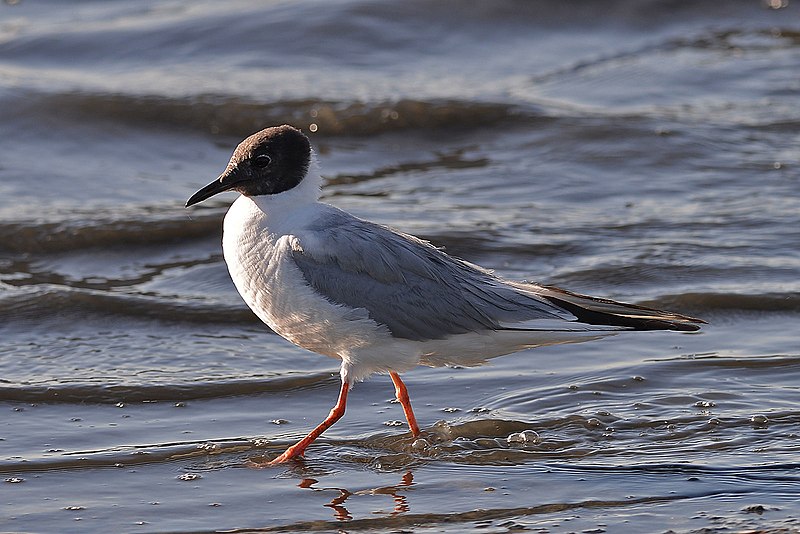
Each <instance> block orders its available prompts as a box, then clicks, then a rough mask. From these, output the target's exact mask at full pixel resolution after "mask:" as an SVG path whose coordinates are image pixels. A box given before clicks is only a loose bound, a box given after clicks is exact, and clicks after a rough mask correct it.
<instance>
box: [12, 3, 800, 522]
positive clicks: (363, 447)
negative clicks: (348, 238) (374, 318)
mask: <svg viewBox="0 0 800 534" xmlns="http://www.w3.org/2000/svg"><path fill="white" fill-rule="evenodd" d="M7 4H11V5H7ZM798 14H800V10H798V6H797V5H796V3H794V2H793V3H791V5H789V6H788V7H784V8H781V9H771V8H769V7H768V6H767V4H764V3H760V2H757V1H740V2H726V3H724V4H720V3H705V2H698V3H674V2H668V1H655V0H653V1H646V2H645V1H633V0H631V1H623V0H618V1H614V2H604V3H599V2H589V1H586V2H580V1H576V2H558V3H556V2H550V3H546V2H519V3H518V2H493V3H491V4H482V3H478V4H474V5H472V4H464V3H459V2H430V1H422V0H421V1H415V2H404V3H371V2H358V1H354V0H340V1H336V2H310V1H309V2H291V3H284V2H268V3H262V4H259V5H253V4H251V3H250V2H226V3H221V4H220V3H215V2H205V1H199V2H178V1H175V2H168V1H152V2H133V1H119V2H113V3H112V2H109V3H99V2H89V1H84V2H72V3H69V4H64V3H61V2H30V1H23V2H19V3H14V2H7V3H6V4H4V5H2V6H0V134H2V143H3V150H2V152H0V412H2V413H4V414H5V415H4V416H3V417H2V418H0V472H2V473H1V474H0V480H3V481H5V482H0V505H2V510H0V530H2V531H25V532H54V531H58V532H92V531H94V532H107V531H124V532H165V531H181V532H186V531H194V532H205V531H215V530H233V531H237V530H246V529H259V530H265V531H273V530H276V531H308V530H311V531H321V532H326V531H331V532H335V531H340V530H345V531H367V532H396V531H398V530H404V531H414V532H463V531H466V530H480V531H483V532H509V531H518V530H526V529H529V530H536V531H540V532H606V531H607V532H664V531H667V530H669V529H672V530H674V531H677V532H690V531H699V530H701V529H710V530H711V531H713V532H716V531H719V532H722V531H741V530H748V529H759V528H760V529H766V530H773V531H782V530H781V529H785V530H787V531H794V530H798V529H800V524H799V523H798V517H800V505H798V504H797V502H798V500H799V499H800V351H799V350H798V347H799V346H800V344H798V339H799V338H800V335H798V333H797V322H798V315H800V276H799V275H800V253H798V251H799V250H800V231H798V228H800V187H799V186H800V184H799V183H798V168H799V167H798V162H799V160H800V149H798V146H800V134H798V132H799V131H800V77H799V76H798V73H799V72H800V23H798V21H800V18H798ZM283 122H290V123H292V124H295V125H297V126H299V127H302V128H303V129H304V130H305V131H307V132H310V135H311V137H312V142H313V143H314V145H315V146H316V148H317V150H318V153H319V159H320V163H321V165H322V168H323V174H324V176H325V179H326V187H325V190H324V195H325V198H326V201H328V202H331V203H333V204H335V205H337V206H339V207H341V208H344V209H347V210H349V211H352V212H353V213H356V214H358V215H360V216H362V217H366V218H369V219H372V220H375V221H378V222H381V223H385V224H389V225H392V226H395V227H397V228H400V229H402V230H404V231H406V232H411V233H414V234H417V235H419V236H421V237H424V238H426V239H429V240H431V241H433V242H434V243H436V244H437V245H441V246H444V247H445V248H446V249H447V250H448V251H449V252H450V253H452V254H455V255H458V256H460V257H463V258H465V259H467V260H470V261H473V262H476V263H480V264H481V265H484V266H486V267H489V268H493V269H495V270H497V272H499V273H500V274H502V275H504V276H507V277H510V278H515V279H529V280H536V281H539V282H542V283H546V284H555V285H559V286H562V287H566V288H568V289H571V290H574V291H579V292H587V293H591V294H595V295H602V296H607V297H611V298H616V299H621V300H626V301H630V302H637V303H642V304H646V305H651V306H656V307H664V308H668V309H672V310H675V311H679V312H683V313H688V314H693V315H697V316H700V317H702V318H704V319H706V320H707V321H709V324H708V325H707V326H705V327H704V328H703V329H702V330H701V331H700V332H696V333H688V334H687V333H674V332H647V333H638V334H630V335H619V336H615V337H610V338H606V339H603V340H600V341H595V342H591V343H584V344H577V345H564V346H555V347H547V348H541V349H538V350H533V351H524V352H521V353H518V354H515V355H510V356H506V357H503V358H499V359H496V360H493V361H492V362H491V363H490V364H489V365H486V366H483V367H478V368H444V369H427V368H420V369H417V370H415V371H412V372H410V373H407V374H406V375H405V377H404V378H405V380H406V383H407V384H408V386H409V390H410V393H411V397H412V401H413V403H414V406H415V410H416V413H417V417H418V419H419V421H420V423H421V425H422V427H423V432H424V438H425V440H426V442H427V446H424V447H419V446H416V447H412V441H413V440H411V439H410V437H409V435H408V434H407V433H406V428H405V426H404V423H400V424H398V423H397V422H398V421H402V420H403V414H402V410H401V409H400V407H399V405H397V404H395V403H393V402H391V397H392V395H393V389H392V387H391V382H390V380H389V379H388V377H380V376H378V377H373V378H372V379H371V380H369V381H367V382H365V383H363V384H359V385H358V386H357V387H356V388H355V389H354V391H353V392H352V394H351V396H350V404H349V406H348V412H347V415H346V416H345V418H344V419H343V420H342V421H340V422H339V423H338V424H337V425H335V426H334V427H332V428H331V429H330V430H329V431H328V432H326V434H324V435H323V437H322V438H320V439H319V440H318V442H317V443H315V445H314V446H312V447H311V448H310V449H309V451H308V453H307V458H306V460H305V461H304V462H302V463H297V464H292V465H288V466H282V467H275V468H267V469H254V468H252V467H250V465H251V464H252V463H253V462H258V461H260V460H263V459H264V458H270V457H273V456H275V455H276V454H278V453H279V452H280V451H282V450H283V449H284V448H285V447H286V446H287V445H288V444H290V443H292V442H293V441H294V440H296V439H298V438H299V437H301V436H302V435H304V434H305V432H307V431H308V430H309V429H310V428H311V427H312V426H314V425H315V424H316V423H317V422H319V421H320V420H321V419H322V418H323V417H324V416H325V415H326V414H327V412H328V410H329V408H330V406H331V405H332V404H333V402H334V400H335V397H336V394H337V392H338V387H339V385H338V375H337V369H336V365H335V363H336V362H335V361H333V360H331V359H328V358H324V357H322V356H317V355H314V354H311V353H307V352H305V351H303V350H301V349H298V348H295V347H293V346H291V345H290V344H288V343H286V342H284V341H283V340H282V339H280V338H278V337H277V336H275V335H274V334H272V333H270V332H269V330H268V329H267V328H266V327H264V326H263V325H261V324H260V323H259V322H258V320H257V319H256V318H255V317H254V316H253V315H252V314H251V313H250V312H249V311H248V310H247V309H246V307H245V306H244V304H243V303H242V302H241V300H240V299H239V297H238V295H237V294H236V291H235V289H234V288H233V285H232V284H231V282H230V280H229V278H228V275H227V272H226V269H225V265H224V263H223V261H222V257H221V251H220V244H219V241H220V232H221V228H220V224H221V219H222V216H223V215H224V212H225V210H226V209H227V206H228V205H229V203H230V201H231V200H232V198H233V196H232V195H223V196H221V197H220V198H217V199H214V200H212V201H209V202H206V203H204V204H203V205H201V206H199V207H198V208H196V209H191V210H185V209H184V208H183V207H182V205H183V202H184V201H185V200H186V198H188V196H189V195H190V194H191V193H193V192H194V191H195V190H196V189H197V188H199V187H200V186H202V185H205V184H206V183H208V182H209V181H210V180H211V179H213V178H214V177H216V176H217V174H218V173H219V172H220V171H221V170H222V168H223V167H224V165H225V163H226V162H227V160H228V158H229V156H230V152H231V150H232V149H233V147H234V146H235V145H236V144H237V143H238V141H239V140H240V139H241V138H242V137H244V136H246V135H248V134H250V133H252V132H253V131H255V130H258V129H260V128H262V127H264V126H268V125H272V124H278V123H283ZM312 131H313V133H311V132H312ZM525 431H529V432H527V433H525ZM530 431H533V432H535V434H534V433H533V432H530ZM520 433H524V434H523V435H524V436H527V437H528V441H526V442H517V441H514V439H515V438H514V437H512V439H511V441H509V439H508V438H509V437H510V436H516V437H519V435H520Z"/></svg>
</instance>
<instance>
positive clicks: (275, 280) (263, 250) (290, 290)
mask: <svg viewBox="0 0 800 534" xmlns="http://www.w3.org/2000/svg"><path fill="white" fill-rule="evenodd" d="M284 241H285V240H284V239H283V238H281V239H278V240H277V242H275V243H274V244H269V243H260V244H256V245H253V246H250V244H249V243H244V244H243V246H237V247H235V249H234V251H233V252H232V253H229V251H228V250H226V251H225V261H226V263H227V264H228V270H229V271H230V274H231V278H232V279H233V282H234V284H235V285H236V288H237V289H238V291H239V293H240V294H241V296H242V298H243V299H244V301H245V303H247V305H248V306H249V307H250V309H252V310H253V312H255V314H256V315H257V316H258V317H259V318H260V319H261V320H262V321H264V322H265V323H266V324H267V325H268V326H269V327H270V328H271V329H272V330H273V331H275V332H276V333H277V334H279V335H280V336H282V337H284V338H286V339H287V340H289V341H291V342H292V343H294V344H296V345H299V346H300V347H303V348H305V349H308V350H311V351H314V352H317V353H320V354H324V355H326V356H332V357H338V358H342V357H345V356H346V355H347V354H350V353H352V352H354V351H357V350H359V349H361V348H364V347H366V346H369V345H372V344H374V343H376V342H377V341H378V340H379V338H381V337H382V336H388V335H389V334H388V331H386V329H385V327H381V326H379V325H377V324H376V323H375V322H374V321H372V320H371V319H369V317H368V315H367V313H366V310H354V309H351V308H346V307H343V306H340V305H338V304H334V303H332V302H330V301H328V300H326V299H325V298H323V297H322V296H320V295H319V294H318V293H316V292H315V291H314V290H313V289H312V288H311V287H310V286H309V285H308V284H307V283H306V281H305V278H303V275H302V272H301V271H300V270H299V269H298V268H297V266H296V265H295V264H294V261H293V260H292V258H291V256H290V254H289V248H288V246H286V245H287V244H286V243H284Z"/></svg>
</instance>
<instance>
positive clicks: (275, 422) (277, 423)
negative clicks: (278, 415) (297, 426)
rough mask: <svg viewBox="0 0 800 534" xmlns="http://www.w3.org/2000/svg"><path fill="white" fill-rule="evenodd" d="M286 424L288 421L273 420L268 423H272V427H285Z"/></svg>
mask: <svg viewBox="0 0 800 534" xmlns="http://www.w3.org/2000/svg"><path fill="white" fill-rule="evenodd" d="M288 422H289V420H288V419H273V420H272V421H270V423H272V424H273V425H285V424H287V423H288Z"/></svg>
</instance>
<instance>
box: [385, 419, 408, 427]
mask: <svg viewBox="0 0 800 534" xmlns="http://www.w3.org/2000/svg"><path fill="white" fill-rule="evenodd" d="M383 424H384V425H386V426H403V422H402V421H397V420H396V419H395V420H392V421H384V422H383Z"/></svg>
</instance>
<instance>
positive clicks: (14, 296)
mask: <svg viewBox="0 0 800 534" xmlns="http://www.w3.org/2000/svg"><path fill="white" fill-rule="evenodd" d="M0 288H2V286H0ZM65 314H67V315H70V316H75V315H80V316H81V317H83V318H84V319H87V318H88V317H90V316H92V315H96V316H97V315H100V316H103V317H108V316H116V317H120V316H122V317H130V318H143V319H158V320H161V321H165V322H173V323H174V322H186V323H215V324H219V323H225V324H258V325H261V322H260V321H259V320H258V319H257V318H256V316H255V315H253V313H252V312H251V311H250V310H249V309H247V308H245V307H244V306H233V305H226V304H224V303H221V302H208V303H200V302H194V301H188V300H187V299H185V298H182V299H177V298H174V297H170V298H158V297H153V296H149V295H141V294H138V295H137V294H125V293H115V292H110V291H101V290H95V289H86V288H74V287H67V286H60V285H54V284H41V285H36V286H27V287H25V288H14V289H12V290H10V291H7V292H5V293H0V319H2V321H3V322H4V323H5V324H10V323H12V322H18V321H30V320H32V319H33V320H36V321H40V320H44V319H47V318H51V317H55V318H57V317H62V316H64V315H65ZM264 328H265V329H266V328H267V327H266V326H264Z"/></svg>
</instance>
